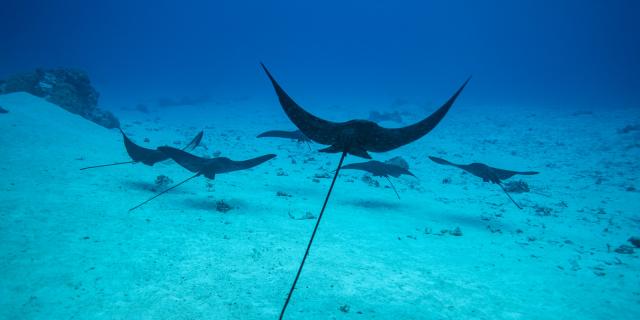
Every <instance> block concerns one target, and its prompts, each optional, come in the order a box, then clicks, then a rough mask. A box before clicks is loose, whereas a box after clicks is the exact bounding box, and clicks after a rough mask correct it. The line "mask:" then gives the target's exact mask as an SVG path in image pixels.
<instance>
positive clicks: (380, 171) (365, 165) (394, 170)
mask: <svg viewBox="0 0 640 320" xmlns="http://www.w3.org/2000/svg"><path fill="white" fill-rule="evenodd" d="M342 169H355V170H362V171H366V172H369V173H371V175H373V176H374V177H384V178H386V179H387V181H388V182H389V184H390V185H391V188H392V189H393V192H395V193H396V196H397V197H398V199H400V195H399V194H398V191H397V190H396V187H395V186H394V185H393V182H391V179H389V176H392V177H394V178H398V177H400V176H401V175H403V174H405V175H409V176H412V177H415V175H414V174H413V173H411V171H409V169H406V168H403V167H400V166H397V165H395V164H391V163H388V162H380V161H376V160H370V161H367V162H357V163H350V164H346V165H344V166H342Z"/></svg>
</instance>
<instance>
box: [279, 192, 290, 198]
mask: <svg viewBox="0 0 640 320" xmlns="http://www.w3.org/2000/svg"><path fill="white" fill-rule="evenodd" d="M276 196H278V197H287V198H291V195H290V194H288V193H286V192H284V191H278V192H276Z"/></svg>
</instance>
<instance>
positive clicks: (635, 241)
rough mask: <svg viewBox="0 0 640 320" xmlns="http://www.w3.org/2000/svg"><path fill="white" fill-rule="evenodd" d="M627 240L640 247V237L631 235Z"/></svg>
mask: <svg viewBox="0 0 640 320" xmlns="http://www.w3.org/2000/svg"><path fill="white" fill-rule="evenodd" d="M627 241H629V242H631V244H632V245H633V246H634V247H636V248H640V237H631V238H629V239H628V240H627Z"/></svg>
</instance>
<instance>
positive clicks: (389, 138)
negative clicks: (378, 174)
mask: <svg viewBox="0 0 640 320" xmlns="http://www.w3.org/2000/svg"><path fill="white" fill-rule="evenodd" d="M261 66H262V69H263V70H264V72H265V73H266V74H267V77H268V78H269V80H270V81H271V84H272V86H273V89H274V90H275V92H276V95H277V96H278V100H279V102H280V106H282V109H283V110H284V112H285V114H286V115H287V117H288V118H289V120H291V122H293V124H294V125H295V126H296V127H297V128H298V129H300V131H302V133H303V134H304V135H305V136H306V137H308V138H309V139H310V140H311V141H313V142H316V143H319V144H323V145H328V147H326V148H324V149H321V150H319V151H320V152H328V153H341V157H340V161H339V162H338V167H337V169H336V171H335V174H334V175H333V180H331V185H330V186H329V191H328V192H327V196H326V197H325V199H324V203H323V205H322V209H321V210H320V214H319V215H318V219H317V220H316V224H315V227H314V229H313V232H312V233H311V238H310V239H309V243H308V244H307V249H306V251H305V253H304V256H303V257H302V261H301V263H300V267H299V268H298V272H297V274H296V277H295V279H294V280H293V285H292V286H291V289H290V290H289V294H288V295H287V298H286V300H285V302H284V305H283V307H282V310H281V312H280V319H282V318H283V317H284V313H285V311H286V309H287V306H288V305H289V300H290V299H291V295H292V294H293V291H294V290H295V286H296V283H297V282H298V278H299V277H300V273H301V272H302V268H303V267H304V263H305V261H306V259H307V256H308V255H309V249H310V248H311V245H312V243H313V239H314V238H315V235H316V232H317V230H318V226H319V225H320V221H321V220H322V216H323V214H324V211H325V208H326V207H327V202H328V201H329V197H330V196H331V191H332V190H333V186H334V185H335V182H336V178H337V177H338V174H339V173H340V168H341V167H342V163H343V161H344V158H345V157H346V155H347V154H350V155H354V156H356V157H361V158H365V159H371V156H370V155H369V152H387V151H391V150H393V149H396V148H399V147H402V146H404V145H407V144H409V143H411V142H413V141H416V140H418V139H420V138H421V137H423V136H424V135H426V134H427V133H429V132H430V131H431V130H433V128H435V127H436V125H438V123H440V121H441V120H442V118H444V116H445V115H446V114H447V112H448V111H449V109H451V106H452V105H453V103H454V102H455V100H456V98H458V96H459V95H460V93H461V92H462V90H463V89H464V87H465V86H466V85H467V83H468V82H469V80H470V79H471V78H469V79H467V80H466V81H465V82H464V83H463V84H462V86H460V88H459V89H458V91H456V92H455V93H454V94H453V96H451V98H449V100H447V101H446V102H445V103H444V104H443V105H442V106H441V107H440V108H438V109H437V110H436V111H435V112H433V113H432V114H431V115H430V116H428V117H426V118H424V119H423V120H422V121H419V122H417V123H414V124H412V125H409V126H406V127H401V128H393V129H392V128H384V127H381V126H379V125H378V124H377V123H375V122H373V121H370V120H350V121H346V122H332V121H329V120H324V119H321V118H319V117H316V116H315V115H313V114H311V113H309V112H308V111H306V110H305V109H303V108H302V107H300V106H299V105H298V104H297V103H296V102H295V101H294V100H293V99H292V98H291V97H290V96H289V95H288V94H287V93H286V92H285V91H284V89H282V87H281V86H280V85H279V84H278V82H276V80H275V78H274V77H273V76H272V75H271V73H270V72H269V70H268V69H267V67H265V65H264V64H261Z"/></svg>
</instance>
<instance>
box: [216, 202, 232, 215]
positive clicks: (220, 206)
mask: <svg viewBox="0 0 640 320" xmlns="http://www.w3.org/2000/svg"><path fill="white" fill-rule="evenodd" d="M231 209H233V207H231V206H230V205H228V204H227V203H226V202H224V200H219V201H217V202H216V211H218V212H222V213H225V212H228V211H229V210H231Z"/></svg>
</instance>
